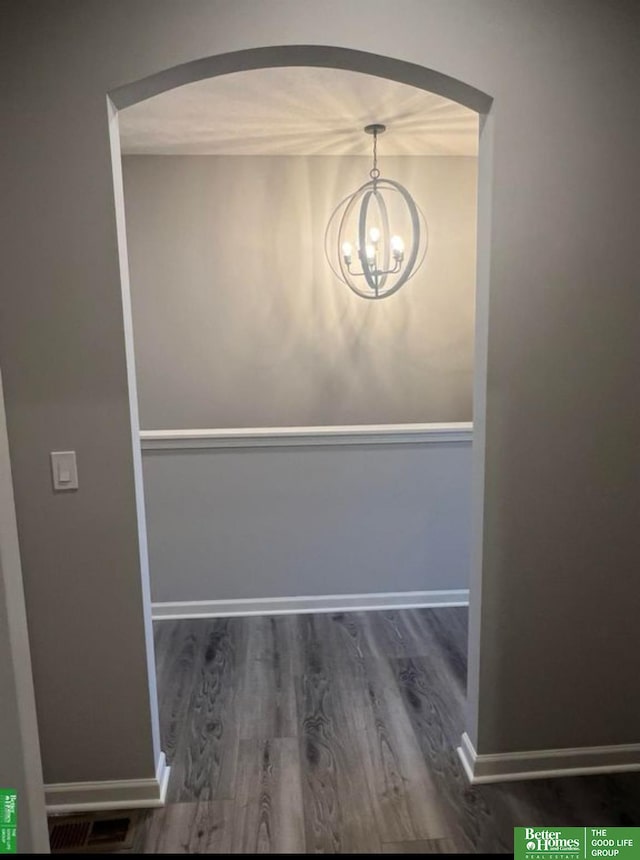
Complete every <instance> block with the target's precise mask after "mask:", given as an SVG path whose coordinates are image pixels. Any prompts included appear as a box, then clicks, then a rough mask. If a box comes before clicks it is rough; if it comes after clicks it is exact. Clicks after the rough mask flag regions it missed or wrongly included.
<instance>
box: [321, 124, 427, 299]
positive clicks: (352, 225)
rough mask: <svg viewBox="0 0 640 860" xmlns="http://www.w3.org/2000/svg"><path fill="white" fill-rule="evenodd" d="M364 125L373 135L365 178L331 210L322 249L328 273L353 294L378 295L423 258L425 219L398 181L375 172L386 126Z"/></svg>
mask: <svg viewBox="0 0 640 860" xmlns="http://www.w3.org/2000/svg"><path fill="white" fill-rule="evenodd" d="M364 130H365V132H366V133H367V134H370V135H373V167H372V168H371V170H370V171H369V181H368V182H365V183H364V185H361V186H360V188H358V189H357V190H356V191H354V192H353V194H350V195H349V196H348V197H345V198H344V200H342V201H341V202H340V203H339V204H338V205H337V206H336V208H335V209H334V210H333V213H332V215H331V218H330V219H329V223H328V224H327V229H326V231H325V247H324V249H325V254H326V257H327V260H328V262H329V265H330V267H331V269H332V271H333V273H334V275H335V276H336V277H337V278H339V279H340V280H341V281H343V282H344V283H345V284H346V285H347V286H348V287H349V288H350V289H351V290H353V292H354V293H356V294H357V295H359V296H361V297H362V298H363V299H383V298H386V297H387V296H391V295H393V293H396V292H397V291H398V290H399V289H400V287H402V286H403V285H404V284H406V283H407V281H408V280H409V278H412V277H413V276H414V275H415V273H416V272H417V271H418V269H419V268H420V266H421V265H422V263H423V262H424V258H425V256H426V253H427V245H428V233H427V222H426V219H425V217H424V215H423V214H422V211H421V210H420V207H419V206H418V205H417V204H416V202H415V200H414V199H413V197H412V196H411V194H409V192H408V191H407V189H406V188H405V187H404V185H401V184H400V183H399V182H396V181H395V180H393V179H387V178H385V177H382V176H381V175H380V170H379V169H378V135H379V134H382V133H383V132H384V131H385V130H386V126H384V125H382V124H380V123H373V124H372V125H367V126H365V129H364ZM392 226H393V227H394V228H395V229H394V231H392V229H391V227H392Z"/></svg>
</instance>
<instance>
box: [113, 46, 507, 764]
mask: <svg viewBox="0 0 640 860" xmlns="http://www.w3.org/2000/svg"><path fill="white" fill-rule="evenodd" d="M284 66H303V67H323V68H336V69H343V70H347V71H353V72H361V73H365V74H368V75H373V76H376V77H381V78H386V79H389V80H393V81H397V82H399V83H405V84H409V85H411V86H413V87H416V88H419V89H423V90H427V91H429V92H433V93H435V94H437V95H440V96H443V97H445V98H448V99H451V100H453V101H456V102H458V103H460V104H462V105H464V106H465V107H467V108H469V109H471V110H473V111H475V112H477V113H478V114H479V115H480V117H481V121H480V148H479V180H478V249H477V276H476V332H475V361H474V397H473V419H474V444H473V478H472V497H473V498H472V571H471V583H470V585H471V587H470V603H469V622H470V623H469V649H468V657H469V675H468V686H467V702H468V725H467V729H468V734H469V735H470V736H471V738H472V739H474V738H475V736H476V714H477V698H478V676H479V641H480V615H481V600H480V598H481V572H482V530H483V519H484V510H483V506H484V439H485V391H486V367H487V360H486V359H487V345H488V287H489V247H488V239H489V229H490V211H491V201H490V176H491V166H492V157H493V153H492V118H491V114H490V110H491V106H492V103H493V99H492V97H491V96H489V95H487V94H486V93H483V92H482V91H480V90H478V89H476V88H474V87H472V86H470V85H468V84H466V83H464V82H461V81H459V80H457V79H455V78H452V77H449V76H448V75H446V74H443V73H441V72H438V71H435V70H432V69H428V68H426V67H424V66H419V65H416V64H412V63H408V62H405V61H402V60H397V59H394V58H390V57H385V56H381V55H377V54H371V53H366V52H362V51H356V50H351V49H347V48H339V47H331V46H320V45H285V46H273V47H263V48H254V49H248V50H243V51H237V52H232V53H227V54H218V55H214V56H211V57H205V58H202V59H198V60H194V61H192V62H189V63H185V64H183V65H180V66H175V67H172V68H170V69H166V70H163V71H161V72H158V73H156V74H154V75H151V76H149V77H147V78H144V79H141V80H139V81H135V82H132V83H130V84H126V85H123V86H121V87H118V88H117V89H115V90H113V91H111V92H110V93H109V96H108V102H109V111H110V127H111V139H112V162H113V169H114V189H115V200H116V214H117V221H118V242H119V249H120V266H121V279H122V292H123V312H124V322H125V333H126V350H127V367H128V377H129V392H130V409H131V424H132V434H133V439H134V468H135V482H136V495H137V499H138V529H139V535H140V545H141V552H142V555H143V556H144V564H143V568H144V569H143V580H144V582H143V589H144V598H145V620H146V627H147V649H148V661H149V667H150V672H149V676H150V681H151V684H152V686H154V685H155V674H154V671H153V639H152V635H151V610H150V594H149V582H148V562H147V560H146V526H145V517H144V502H143V484H142V466H141V458H140V451H139V445H138V444H137V440H138V439H139V424H138V415H137V395H136V382H135V370H134V353H133V335H132V321H131V305H130V293H129V282H128V262H127V251H126V235H125V225H124V199H123V188H122V177H121V171H120V165H119V142H118V122H117V113H118V111H119V110H122V109H124V108H127V107H130V106H131V105H133V104H136V103H137V102H140V101H143V100H145V99H148V98H151V97H153V96H155V95H158V94H160V93H162V92H165V91H167V90H170V89H174V88H176V87H180V86H183V85H185V84H189V83H194V82H196V81H199V80H203V79H205V78H212V77H216V76H220V75H225V74H230V73H233V72H240V71H249V70H256V69H265V68H273V67H284ZM152 700H153V701H154V702H155V701H156V694H155V689H154V690H152ZM154 721H155V725H154V735H155V737H156V739H157V738H158V725H157V722H158V717H157V712H156V713H155V714H154ZM157 747H158V749H159V740H157Z"/></svg>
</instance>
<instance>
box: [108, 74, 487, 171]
mask: <svg viewBox="0 0 640 860" xmlns="http://www.w3.org/2000/svg"><path fill="white" fill-rule="evenodd" d="M372 122H382V123H384V124H385V125H386V126H387V131H386V133H385V134H384V136H383V137H382V138H381V139H380V142H379V152H380V155H469V156H475V155H477V154H478V115H477V114H476V113H474V112H473V111H471V110H469V109H468V108H465V107H463V106H462V105H459V104H457V103H456V102H452V101H449V100H448V99H445V98H442V97H440V96H437V95H434V94H433V93H429V92H426V91H424V90H419V89H416V88H415V87H411V86H407V85H406V84H400V83H397V82H396V81H388V80H386V79H385V78H376V77H373V76H372V75H364V74H361V73H360V72H348V71H342V70H339V69H321V68H309V67H285V68H276V69H258V70H253V71H247V72H234V73H233V74H229V75H221V76H219V77H216V78H209V79H207V80H203V81H198V82H197V83H194V84H187V85H186V86H183V87H178V88H177V89H174V90H169V91H168V92H166V93H162V94H161V95H158V96H155V97H154V98H151V99H147V100H146V101H144V102H140V103H139V104H137V105H133V106H132V107H130V108H127V109H126V110H123V111H121V113H120V138H121V146H122V151H123V153H125V154H130V155H133V154H138V155H142V154H155V155H369V154H370V152H371V138H370V137H369V136H368V135H366V134H364V133H363V131H362V129H363V128H364V126H365V125H367V124H368V123H372Z"/></svg>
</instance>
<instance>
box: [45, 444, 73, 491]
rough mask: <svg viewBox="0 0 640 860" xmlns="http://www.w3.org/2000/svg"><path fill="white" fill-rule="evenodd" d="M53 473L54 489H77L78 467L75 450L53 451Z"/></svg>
mask: <svg viewBox="0 0 640 860" xmlns="http://www.w3.org/2000/svg"><path fill="white" fill-rule="evenodd" d="M51 474H52V476H53V489H54V490H77V489H78V467H77V465H76V452H75V451H52V452H51Z"/></svg>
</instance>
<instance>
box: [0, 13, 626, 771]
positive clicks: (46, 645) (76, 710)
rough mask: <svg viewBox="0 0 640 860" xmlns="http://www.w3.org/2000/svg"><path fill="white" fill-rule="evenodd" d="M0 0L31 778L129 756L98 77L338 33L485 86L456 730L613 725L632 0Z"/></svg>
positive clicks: (529, 739)
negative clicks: (1, 8) (468, 626)
mask: <svg viewBox="0 0 640 860" xmlns="http://www.w3.org/2000/svg"><path fill="white" fill-rule="evenodd" d="M5 13H6V14H5V20H4V22H3V24H4V28H5V29H4V35H5V50H4V51H3V52H2V54H1V56H0V64H1V68H0V71H1V73H2V79H3V80H4V81H6V82H7V86H5V87H4V88H3V91H2V96H1V98H2V116H3V120H4V122H5V124H6V126H7V127H8V128H9V129H10V130H11V133H10V134H4V135H2V136H0V164H2V166H3V175H2V188H3V207H2V211H3V215H4V217H3V222H2V231H3V239H4V250H3V275H4V284H5V289H4V291H3V297H2V314H1V316H0V364H1V365H2V368H3V374H4V377H5V395H6V402H7V417H8V429H9V440H10V444H11V457H12V466H13V470H14V487H15V495H16V508H17V513H18V527H19V535H20V542H21V551H22V561H23V571H24V581H25V593H26V601H27V610H28V616H29V626H30V635H31V645H32V659H33V667H34V680H35V688H36V699H37V703H38V709H39V714H40V734H41V742H42V749H43V764H44V769H45V778H46V779H47V780H48V781H65V780H82V779H101V778H109V777H111V778H114V779H117V778H127V777H129V776H136V777H147V776H150V775H151V774H152V773H153V768H154V766H155V761H154V756H153V745H152V733H151V727H150V713H151V705H150V693H149V690H148V687H147V686H146V683H147V680H148V671H149V669H148V664H147V661H146V655H145V635H146V631H145V624H144V621H143V613H142V593H143V591H142V586H141V583H140V569H141V568H140V551H139V550H140V548H139V544H138V530H137V516H136V500H135V483H134V470H133V453H132V443H131V432H130V431H131V426H130V405H129V383H128V380H127V373H126V366H125V347H124V326H123V319H122V298H121V293H120V286H119V284H120V275H119V266H118V251H117V245H116V231H115V224H114V193H113V186H112V167H111V159H110V152H109V145H108V141H107V117H106V111H105V96H106V94H107V93H108V92H110V91H113V90H114V89H115V88H117V87H120V86H124V85H125V84H128V83H130V82H132V81H136V80H139V79H141V78H144V77H145V76H148V75H152V74H155V73H157V72H159V71H160V70H163V69H166V68H168V67H172V66H177V65H178V64H182V63H187V62H189V61H191V60H193V59H194V58H202V57H209V56H213V55H217V54H221V53H224V52H230V51H235V50H242V49H249V48H254V47H257V46H261V45H280V46H281V45H289V46H291V45H309V44H311V45H341V46H344V47H346V48H354V49H357V50H359V51H366V52H371V53H374V54H379V55H382V56H385V57H391V58H396V59H399V60H403V61H407V62H410V63H414V64H418V65H420V66H426V67H428V68H431V69H435V70H437V71H439V72H442V73H444V74H447V75H451V76H453V77H455V78H458V79H460V80H462V81H464V82H466V83H467V84H470V85H472V86H474V87H477V88H478V89H480V90H482V91H484V92H485V93H489V94H490V95H491V96H493V97H494V99H495V102H494V106H493V109H492V119H491V120H490V121H489V122H488V123H485V125H484V129H483V131H482V133H481V137H482V143H481V146H486V145H487V144H488V142H489V139H490V138H491V141H492V149H490V150H489V151H490V152H491V153H492V155H493V159H491V157H490V156H487V157H486V158H485V159H483V163H482V164H481V166H480V171H479V187H480V189H481V193H480V198H479V200H480V211H481V213H482V217H481V218H480V219H479V232H480V234H481V236H482V244H481V246H480V253H479V255H478V271H479V283H480V287H481V293H480V294H481V300H480V301H479V302H478V305H477V308H476V317H477V320H478V325H479V328H478V335H479V336H478V337H477V338H476V344H477V349H478V354H477V356H476V358H477V360H476V367H478V368H480V369H482V368H483V367H484V364H485V362H486V367H487V373H486V384H485V382H484V379H485V377H484V376H482V377H481V378H480V379H481V381H480V382H479V384H478V387H477V389H476V398H475V401H474V451H476V452H477V454H478V457H479V459H476V466H477V469H478V476H479V478H482V473H483V470H482V468H481V464H482V453H483V449H484V453H485V456H486V473H485V474H484V483H483V482H482V481H481V480H478V481H477V482H476V490H475V491H474V492H476V498H475V503H476V508H475V510H476V515H475V521H476V523H479V522H480V521H479V518H478V514H477V512H478V511H479V510H480V508H479V507H478V501H479V499H478V493H481V494H482V496H483V497H484V502H485V517H484V522H483V523H482V530H481V531H480V532H479V533H478V532H476V534H477V548H478V550H479V551H480V554H476V557H475V562H474V570H473V575H472V587H473V588H474V591H475V593H476V598H478V597H481V598H482V602H481V621H482V624H481V628H480V629H478V625H477V623H476V622H477V618H476V614H475V613H474V625H473V627H472V648H473V650H474V651H476V650H477V649H478V648H479V650H480V654H481V659H480V661H478V660H477V659H476V658H475V657H474V659H473V660H472V666H471V690H472V698H471V703H470V716H469V726H470V730H471V733H472V735H473V738H474V740H475V741H476V742H477V749H478V750H479V752H481V753H493V752H500V751H504V750H534V749H542V748H553V747H567V746H579V745H599V744H612V743H634V742H638V740H639V737H638V733H639V731H640V729H639V727H640V700H639V699H638V698H637V697H634V696H631V695H629V686H628V683H629V679H630V678H634V677H635V675H636V673H637V642H636V638H637V616H638V602H637V599H634V595H636V594H637V571H638V566H639V564H640V529H638V527H637V525H638V522H637V521H638V510H640V468H639V456H640V455H639V449H638V439H639V438H640V401H639V399H638V398H637V397H635V396H633V392H635V391H637V380H638V367H640V339H639V338H638V337H637V330H638V320H639V319H640V291H639V290H638V288H637V285H638V282H639V280H640V257H639V255H638V227H637V217H636V216H637V201H638V199H640V174H639V172H638V170H637V141H638V139H639V138H640V113H639V107H638V101H637V99H636V97H635V96H636V80H637V78H638V71H639V70H638V64H639V62H640V59H639V57H638V52H637V44H636V39H637V32H638V23H639V21H638V16H639V14H640V9H639V8H638V6H637V4H636V3H635V2H625V0H620V2H616V3H615V4H603V3H602V2H600V0H580V2H578V0H566V2H563V3H558V2H556V0H539V2H536V3H531V2H529V0H482V2H478V0H449V2H447V3H442V2H439V0H396V2H393V3H391V2H389V3H386V2H376V3H371V2H365V0H352V2H350V3H348V4H347V3H343V2H339V0H326V2H325V3H323V4H318V3H316V2H315V0H313V2H311V0H295V2H294V0H279V2H271V0H267V2H263V3H260V4H257V3H253V2H247V0H238V2H233V3H229V2H223V0H192V2H190V3H189V4H188V5H187V4H183V3H175V2H173V0H126V2H124V0H116V2H113V0H87V2H84V3H82V4H80V5H78V4H77V3H75V2H68V0H66V1H65V0H52V2H48V3H46V4H43V3H41V2H36V0H24V2H20V3H13V4H11V5H10V6H8V7H6V6H5ZM363 21H366V23H367V26H366V27H363V26H362V22H363ZM308 50H309V49H305V51H307V52H308ZM361 60H363V58H362V56H360V55H356V56H355V57H352V58H351V59H350V62H351V63H352V65H356V64H357V63H358V62H359V61H361ZM287 61H288V62H291V61H292V60H291V58H287ZM321 61H324V62H329V56H328V54H323V56H322V58H321ZM331 61H333V62H344V63H346V62H347V58H346V57H345V55H343V54H342V53H341V52H340V51H336V52H333V53H332V57H331ZM225 62H228V61H226V60H225ZM368 62H371V61H370V60H368ZM372 62H373V66H374V68H375V70H376V71H378V72H380V73H384V70H385V69H388V65H386V64H385V62H382V61H376V60H373V61H372ZM228 67H229V66H227V68H228ZM360 68H362V66H360ZM369 68H371V66H370V67H369ZM403 69H404V71H405V73H406V75H407V78H410V79H412V80H414V81H415V80H417V79H418V78H419V76H420V74H421V73H420V71H419V70H416V69H412V68H407V67H403ZM425 80H426V77H425ZM445 85H446V81H445V82H443V81H442V79H435V83H434V84H431V86H435V87H440V89H441V91H444V90H445V89H447V86H445ZM151 91H152V90H151ZM447 92H449V93H450V92H451V90H447ZM465 92H466V93H467V96H468V97H469V98H471V95H472V94H470V93H469V92H468V91H465ZM445 94H446V93H445ZM465 97H466V96H465ZM491 162H492V163H493V172H491V171H490V170H489V167H490V166H491ZM489 201H490V204H491V205H490V216H491V217H490V218H488V217H487V216H488V214H489V212H488V210H487V208H486V207H487V204H488V202H489ZM487 319H488V324H489V338H488V345H487V338H486V331H487ZM485 406H486V409H485ZM478 439H480V440H481V441H480V443H479V444H477V445H476V442H477V440H478ZM63 446H64V447H65V448H66V447H69V448H75V449H77V451H78V462H79V467H80V482H81V489H80V491H79V493H77V494H76V496H75V497H74V498H69V496H66V497H53V495H52V493H51V485H50V478H49V465H48V459H47V458H48V452H49V451H50V450H52V449H56V448H58V447H63ZM476 603H477V605H478V606H479V607H480V604H479V603H478V602H477V600H476ZM541 690H544V691H548V692H549V695H541ZM580 702H588V703H589V706H588V707H582V708H580V709H579V710H578V708H579V705H578V704H577V703H580Z"/></svg>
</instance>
